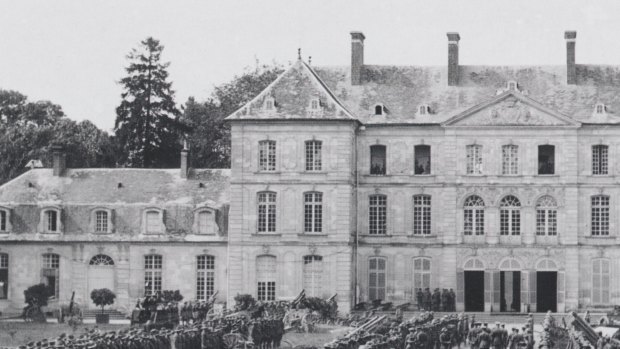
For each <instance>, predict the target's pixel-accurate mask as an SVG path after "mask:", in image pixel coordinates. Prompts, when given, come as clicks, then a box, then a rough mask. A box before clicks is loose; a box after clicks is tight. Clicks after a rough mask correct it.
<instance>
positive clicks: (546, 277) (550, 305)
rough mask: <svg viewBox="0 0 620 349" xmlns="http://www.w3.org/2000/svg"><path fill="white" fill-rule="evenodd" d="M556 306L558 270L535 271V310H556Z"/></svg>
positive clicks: (541, 311) (542, 311) (540, 311)
mask: <svg viewBox="0 0 620 349" xmlns="http://www.w3.org/2000/svg"><path fill="white" fill-rule="evenodd" d="M557 307H558V272H557V271H539V272H536V311H537V312H539V313H544V312H547V311H549V310H551V311H552V312H554V313H555V312H556V311H557Z"/></svg>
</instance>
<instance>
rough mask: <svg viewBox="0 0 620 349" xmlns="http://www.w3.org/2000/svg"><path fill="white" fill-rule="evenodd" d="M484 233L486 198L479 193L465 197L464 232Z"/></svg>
mask: <svg viewBox="0 0 620 349" xmlns="http://www.w3.org/2000/svg"><path fill="white" fill-rule="evenodd" d="M474 233H475V234H476V235H484V200H482V198H481V197H479V196H478V195H471V196H469V197H467V199H465V203H464V205H463V234H464V235H473V234H474Z"/></svg>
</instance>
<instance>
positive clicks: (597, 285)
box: [592, 259, 611, 304]
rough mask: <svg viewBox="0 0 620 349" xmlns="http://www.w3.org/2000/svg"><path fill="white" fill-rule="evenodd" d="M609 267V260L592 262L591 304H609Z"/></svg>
mask: <svg viewBox="0 0 620 349" xmlns="http://www.w3.org/2000/svg"><path fill="white" fill-rule="evenodd" d="M610 284H611V282H610V267H609V260H607V259H595V260H593V261H592V304H609V285H610Z"/></svg>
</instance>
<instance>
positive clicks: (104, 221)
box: [90, 208, 114, 234]
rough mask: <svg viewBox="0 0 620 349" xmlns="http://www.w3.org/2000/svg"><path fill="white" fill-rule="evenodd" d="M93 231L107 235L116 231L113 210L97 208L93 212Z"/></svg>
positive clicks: (91, 218)
mask: <svg viewBox="0 0 620 349" xmlns="http://www.w3.org/2000/svg"><path fill="white" fill-rule="evenodd" d="M90 221H91V231H92V232H94V233H97V234H106V233H111V232H113V231H114V228H113V221H112V210H110V209H107V208H96V209H94V210H93V211H92V212H91V216H90Z"/></svg>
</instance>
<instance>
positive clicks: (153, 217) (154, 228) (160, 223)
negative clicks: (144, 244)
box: [143, 208, 165, 234]
mask: <svg viewBox="0 0 620 349" xmlns="http://www.w3.org/2000/svg"><path fill="white" fill-rule="evenodd" d="M143 220H144V221H143V222H144V225H143V232H144V234H162V233H164V230H165V226H164V212H163V210H161V209H159V208H149V209H146V210H144V215H143Z"/></svg>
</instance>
